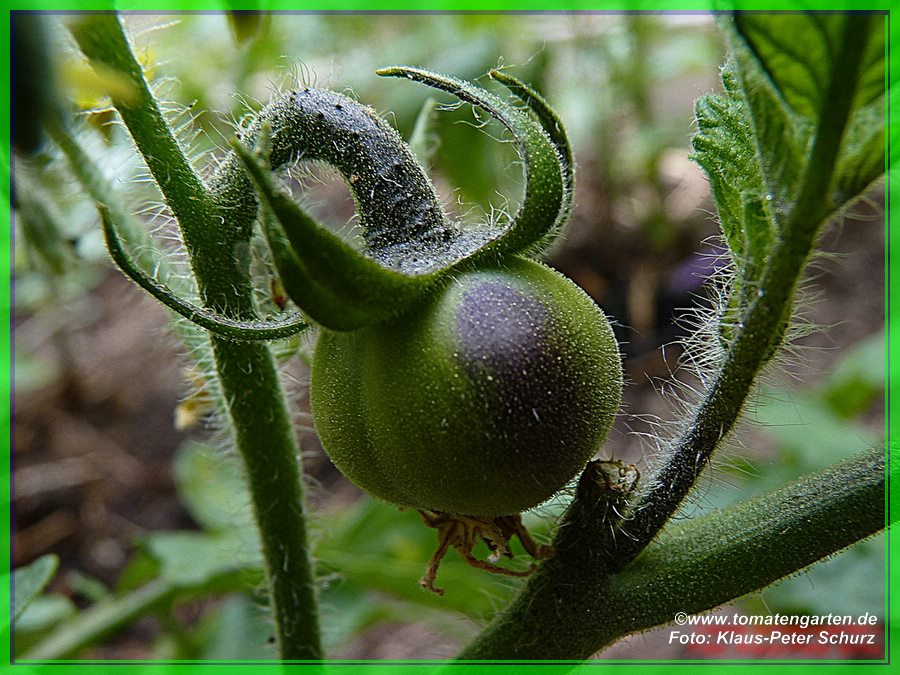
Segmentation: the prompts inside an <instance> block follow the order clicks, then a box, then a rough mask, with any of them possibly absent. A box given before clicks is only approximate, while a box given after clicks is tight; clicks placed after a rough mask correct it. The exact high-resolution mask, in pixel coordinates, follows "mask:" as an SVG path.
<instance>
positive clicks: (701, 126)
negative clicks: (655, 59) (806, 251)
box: [693, 13, 884, 349]
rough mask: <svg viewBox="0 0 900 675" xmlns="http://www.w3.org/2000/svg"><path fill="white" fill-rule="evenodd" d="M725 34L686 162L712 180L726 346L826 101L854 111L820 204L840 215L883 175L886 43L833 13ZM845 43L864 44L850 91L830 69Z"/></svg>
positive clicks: (749, 24)
mask: <svg viewBox="0 0 900 675" xmlns="http://www.w3.org/2000/svg"><path fill="white" fill-rule="evenodd" d="M857 26H861V27H862V28H861V29H860V30H856V27H857ZM867 26H868V27H867ZM724 28H725V30H726V33H727V35H728V36H729V42H730V45H731V48H732V58H731V59H730V60H729V62H728V63H727V64H726V66H725V68H724V69H723V72H722V82H723V85H724V93H723V94H722V95H713V96H706V97H704V98H703V99H701V100H700V101H698V103H697V107H696V114H697V123H698V133H697V134H696V135H695V137H694V139H693V146H694V155H693V158H694V159H695V160H696V161H697V162H698V163H699V164H700V165H701V166H702V167H703V169H704V170H705V172H706V174H707V176H708V177H709V181H710V185H711V187H712V190H713V195H714V197H715V200H716V206H717V209H718V212H719V219H720V222H721V226H722V232H723V234H724V237H725V241H726V243H727V244H728V247H729V249H730V250H731V253H732V257H733V260H734V263H735V269H736V274H735V275H734V277H733V282H732V283H733V286H732V293H731V298H730V301H729V305H728V309H727V311H725V312H724V313H723V314H722V316H723V327H722V335H723V337H724V338H725V339H726V341H728V340H730V339H731V338H733V336H734V335H733V329H732V326H734V325H738V324H740V323H741V321H742V320H741V316H742V314H743V311H744V309H745V308H746V307H747V306H748V305H749V303H750V302H752V301H753V299H754V296H755V292H756V290H757V288H758V284H757V283H756V282H757V280H758V279H759V278H760V277H761V275H762V273H763V271H764V269H765V265H766V262H767V260H768V256H769V254H770V252H771V250H772V248H773V246H774V245H775V243H776V241H777V240H778V239H779V238H781V237H783V236H784V234H785V233H784V228H785V227H786V226H787V223H788V220H789V218H790V217H791V214H792V213H793V211H794V209H795V206H796V205H797V199H798V196H799V191H800V187H801V185H802V180H803V176H804V174H805V172H806V169H807V162H808V161H809V160H808V157H809V156H810V155H811V153H812V151H813V147H812V139H813V136H814V134H815V133H816V125H817V124H819V123H820V122H821V119H820V113H821V112H822V111H827V109H828V106H827V105H826V101H825V96H826V92H827V95H828V96H831V97H835V96H844V97H847V98H846V99H845V100H851V99H852V102H853V104H854V106H855V107H852V108H851V110H850V114H849V119H848V124H847V126H846V128H845V133H844V137H843V140H842V141H841V144H840V151H839V155H838V160H837V162H836V163H835V165H834V167H833V176H834V178H833V181H832V186H831V187H832V191H831V192H830V193H828V194H817V196H816V199H817V200H818V203H819V204H821V205H824V206H825V209H827V211H829V212H830V211H834V210H836V209H839V208H840V207H842V206H843V205H844V204H845V203H846V202H847V201H848V200H850V199H853V198H855V197H856V196H857V195H858V194H859V192H860V191H861V190H863V189H864V188H865V187H866V186H867V185H868V184H869V183H870V182H871V181H872V180H873V179H874V178H876V177H877V176H878V175H879V174H880V173H881V172H882V171H883V169H884V154H883V138H884V130H883V111H882V110H881V107H882V106H883V93H884V82H883V76H884V60H883V49H884V35H883V30H881V28H880V26H879V25H877V22H872V23H869V24H866V23H865V22H864V21H863V22H860V21H859V20H857V22H856V23H854V24H852V27H851V25H850V24H848V23H847V22H846V20H845V17H844V16H843V15H837V14H835V15H822V14H783V13H779V14H764V13H753V14H744V13H739V14H737V15H736V16H735V18H734V20H733V22H732V23H731V24H727V23H726V24H724ZM845 32H846V33H847V34H849V37H847V36H845ZM845 37H847V39H853V40H858V41H861V53H862V57H861V66H860V67H861V72H860V74H859V81H858V86H856V87H854V86H853V83H847V82H844V81H842V80H840V78H839V77H838V74H837V73H838V71H837V70H836V68H837V65H838V64H836V63H835V60H836V59H837V58H838V50H839V49H840V48H842V43H841V40H843V39H844V38H845ZM804 40H808V44H807V42H804ZM879 54H882V56H881V57H880V58H879V56H878V55H879ZM879 78H880V79H879ZM828 105H830V102H829V103H828ZM822 119H825V118H822ZM789 315H790V313H789V311H788V313H786V314H785V317H784V319H785V321H787V320H788V318H789ZM780 339H781V337H780V334H779V335H778V336H776V338H775V339H774V340H773V349H774V347H775V346H777V344H778V343H779V342H780Z"/></svg>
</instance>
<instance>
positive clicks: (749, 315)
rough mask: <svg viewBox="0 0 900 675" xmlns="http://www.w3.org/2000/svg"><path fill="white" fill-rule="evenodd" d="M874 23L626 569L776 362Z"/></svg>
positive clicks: (862, 26)
mask: <svg viewBox="0 0 900 675" xmlns="http://www.w3.org/2000/svg"><path fill="white" fill-rule="evenodd" d="M869 22H870V19H869V17H867V16H865V15H856V16H853V17H851V18H849V19H848V22H847V26H846V30H845V33H844V40H843V41H842V43H841V49H840V52H839V53H838V54H837V55H836V56H835V59H834V64H835V65H834V69H835V72H834V73H833V77H832V80H831V90H830V91H829V92H828V94H827V95H826V96H825V97H824V99H823V100H824V101H825V104H824V105H823V108H822V110H821V111H820V113H819V120H818V124H817V130H816V136H815V139H814V142H813V147H812V152H811V155H810V158H809V161H808V163H807V165H806V169H805V172H804V175H803V180H802V183H801V187H800V192H799V194H798V198H797V201H796V203H795V205H794V208H793V210H792V211H791V213H790V216H789V217H788V220H787V222H786V223H785V224H784V226H783V229H782V231H781V236H780V240H779V241H778V242H777V244H776V246H775V248H774V250H773V251H772V254H771V256H770V258H769V261H768V264H767V265H766V268H765V270H764V272H763V275H762V278H761V280H760V283H759V290H758V292H757V294H756V298H755V299H754V301H753V302H752V303H751V304H750V306H749V307H748V309H747V311H746V312H745V314H744V316H743V317H742V321H741V322H740V324H739V325H740V328H739V331H738V332H737V334H736V335H735V338H734V341H733V343H732V345H731V348H730V350H729V351H728V353H727V355H726V357H725V361H724V363H723V364H722V366H721V368H720V370H719V372H718V374H717V376H716V378H715V380H714V381H713V383H712V385H711V387H710V388H709V390H708V392H707V393H706V396H705V398H704V399H703V401H702V402H701V404H700V405H699V407H698V408H697V410H696V412H695V413H694V416H693V419H692V421H691V423H690V424H689V425H688V427H687V429H686V430H685V432H684V433H683V434H682V435H681V436H680V437H679V438H678V439H676V441H675V443H674V446H673V448H672V450H671V451H670V453H669V454H668V456H667V458H666V460H665V464H663V466H661V467H660V468H659V469H658V470H657V472H656V473H655V475H654V476H652V477H651V478H650V480H648V481H647V483H646V486H645V488H646V489H645V490H644V491H643V492H642V494H641V495H640V496H639V497H638V499H637V500H635V502H634V503H633V504H632V507H631V508H630V509H629V512H628V513H627V514H626V515H625V518H624V519H623V521H622V529H623V530H624V531H626V532H627V535H628V536H627V537H620V538H619V544H618V545H617V547H616V560H617V564H618V565H619V566H622V565H624V564H626V563H627V562H628V561H630V560H631V559H633V558H634V556H636V555H637V554H638V553H639V552H640V551H641V550H642V549H643V548H644V547H645V546H646V545H647V544H648V543H649V542H650V541H651V540H652V538H653V537H654V536H655V535H656V533H657V532H658V531H659V530H660V528H661V527H662V526H663V525H664V524H665V523H666V522H667V521H668V520H669V518H671V517H672V514H673V513H675V510H676V509H677V508H678V506H679V504H680V503H681V502H682V500H683V499H684V498H685V497H686V496H687V494H688V492H689V491H690V489H691V487H693V485H694V482H695V481H696V479H697V477H698V476H699V475H700V473H701V472H702V471H703V469H704V468H705V466H706V464H707V463H708V462H709V458H710V457H711V456H712V453H713V451H714V450H715V449H716V448H717V447H718V446H719V444H720V443H721V442H722V440H723V439H724V438H725V436H726V435H727V434H728V433H729V432H730V431H731V429H732V428H733V427H734V424H735V422H736V421H737V420H738V418H739V417H740V414H741V412H742V410H743V407H744V403H745V401H746V399H747V396H748V395H749V393H750V391H751V388H752V387H753V384H754V382H755V380H756V377H757V375H758V374H759V371H760V370H761V369H762V368H763V366H765V364H766V361H767V360H768V359H769V357H770V356H771V350H770V349H769V345H770V344H772V340H773V337H774V336H776V335H779V334H780V333H781V332H782V331H783V330H784V320H783V319H784V316H785V314H786V313H787V312H788V311H789V308H790V307H791V305H792V303H793V297H794V293H795V291H796V288H797V285H798V283H799V280H800V277H801V275H802V273H803V270H804V269H805V266H806V262H807V260H808V259H809V256H810V254H811V252H812V249H813V247H814V245H815V242H816V238H817V236H818V234H819V232H820V230H821V228H822V227H823V226H824V225H825V223H826V222H827V218H828V216H829V211H830V208H831V205H830V204H829V203H828V202H827V200H825V199H823V195H827V194H829V187H830V185H831V180H832V177H833V175H834V168H835V162H836V159H837V156H838V151H839V150H840V147H841V140H842V137H843V132H844V129H845V127H846V125H847V120H848V117H849V113H850V109H851V104H852V101H853V96H852V92H853V91H855V86H856V85H855V83H856V80H857V77H858V74H859V67H860V62H861V58H862V54H863V49H864V47H865V44H866V39H867V35H868V29H869ZM848 92H849V93H848Z"/></svg>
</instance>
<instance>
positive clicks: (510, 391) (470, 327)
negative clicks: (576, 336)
mask: <svg viewBox="0 0 900 675" xmlns="http://www.w3.org/2000/svg"><path fill="white" fill-rule="evenodd" d="M456 327H457V336H458V340H459V350H458V358H459V362H460V365H461V366H462V369H463V371H464V372H465V374H466V376H467V377H468V379H469V383H470V386H471V391H472V394H473V395H474V396H475V397H476V398H477V399H478V400H479V401H480V402H481V406H483V407H482V408H481V409H483V410H485V411H490V415H491V417H492V420H491V427H490V428H489V429H486V430H485V431H486V434H485V435H486V438H489V439H490V442H489V443H486V447H485V448H484V452H486V453H489V454H496V456H497V458H498V460H500V461H506V462H509V461H514V462H515V463H517V464H519V465H520V468H525V469H527V470H526V471H524V472H522V475H524V476H530V477H531V479H532V480H534V482H535V483H540V482H541V481H542V480H544V479H545V476H543V474H544V473H545V472H546V471H547V470H548V467H552V466H553V465H554V462H553V461H552V458H553V456H554V455H555V454H556V453H557V452H559V451H562V450H563V448H564V447H565V443H566V439H567V438H573V430H574V429H576V428H579V427H580V428H583V427H584V426H585V425H586V424H587V423H588V421H589V417H590V416H591V415H592V414H593V412H594V411H592V410H590V409H588V408H587V407H585V405H583V402H584V401H585V400H588V401H590V400H592V399H591V397H590V396H587V397H585V395H584V394H585V391H584V389H585V387H586V386H587V383H586V382H585V381H584V376H583V374H582V373H581V372H580V370H581V369H580V368H579V363H578V361H579V359H576V358H574V356H575V352H576V351H577V348H576V346H575V345H572V344H567V342H566V339H565V338H566V336H565V335H564V334H563V335H561V334H560V330H559V327H558V326H557V325H555V321H554V318H553V313H552V312H551V311H548V309H547V307H546V306H545V305H544V303H543V302H542V301H541V300H539V299H537V298H534V297H530V296H529V295H527V294H526V293H524V292H523V291H522V290H520V289H518V288H514V287H512V286H509V285H507V284H503V283H497V282H485V283H481V284H477V285H475V286H473V287H471V288H468V289H467V290H466V291H465V293H464V294H463V298H462V302H461V303H460V306H459V309H458V311H457V314H456ZM574 436H575V437H577V436H578V434H577V433H576V434H574Z"/></svg>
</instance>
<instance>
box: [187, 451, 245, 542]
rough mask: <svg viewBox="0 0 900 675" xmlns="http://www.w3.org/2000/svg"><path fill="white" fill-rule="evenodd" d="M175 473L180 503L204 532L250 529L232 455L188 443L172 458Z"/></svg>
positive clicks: (238, 474)
mask: <svg viewBox="0 0 900 675" xmlns="http://www.w3.org/2000/svg"><path fill="white" fill-rule="evenodd" d="M174 472H175V481H176V483H177V485H178V492H179V495H180V496H181V501H182V502H183V503H184V505H185V506H186V507H187V508H188V511H190V513H191V516H192V517H193V518H194V520H196V521H197V522H198V523H199V524H201V525H202V526H203V527H204V528H205V529H207V530H209V531H211V532H229V531H234V530H243V529H248V528H252V527H253V517H252V514H251V513H250V496H249V494H248V493H247V487H246V484H245V482H244V479H243V476H242V474H241V467H240V466H239V465H238V462H237V458H236V457H235V456H234V455H227V454H226V453H224V452H221V451H218V452H217V451H216V450H214V449H213V448H210V447H209V446H207V445H203V444H201V443H197V442H194V441H188V442H187V443H185V444H184V445H182V446H181V447H180V448H179V449H178V451H177V452H176V454H175V463H174Z"/></svg>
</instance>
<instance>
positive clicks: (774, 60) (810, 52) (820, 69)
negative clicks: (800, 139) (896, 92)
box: [734, 12, 885, 119]
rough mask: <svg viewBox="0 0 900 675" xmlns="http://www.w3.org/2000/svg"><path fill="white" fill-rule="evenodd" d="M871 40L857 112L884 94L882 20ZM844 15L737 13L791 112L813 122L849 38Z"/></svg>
mask: <svg viewBox="0 0 900 675" xmlns="http://www.w3.org/2000/svg"><path fill="white" fill-rule="evenodd" d="M877 19H878V20H880V21H881V22H882V25H881V26H879V27H878V29H876V30H874V31H872V36H871V37H868V39H867V45H866V51H865V53H864V55H863V63H862V72H861V73H860V79H859V86H858V87H857V89H856V91H855V92H851V94H852V95H854V97H855V101H854V107H861V106H866V105H869V104H870V103H873V102H874V101H876V100H877V99H878V98H880V97H881V96H882V95H883V94H884V47H885V37H884V25H883V21H884V19H883V18H882V17H877ZM847 22H848V17H847V14H846V13H837V12H835V13H829V14H826V13H819V12H803V13H800V12H798V13H786V12H778V13H762V12H740V13H737V14H735V17H734V25H735V28H736V30H737V33H738V34H739V35H740V36H741V37H742V38H743V40H744V42H745V43H746V45H747V47H748V48H749V49H750V51H751V52H752V53H753V55H754V56H755V57H756V59H757V60H758V61H759V63H760V66H761V67H762V69H763V70H764V71H765V73H766V75H767V76H768V78H769V79H770V80H771V82H772V84H773V85H774V86H775V89H776V90H777V91H778V92H779V94H780V95H781V97H782V98H783V99H784V101H785V102H787V104H788V105H789V106H790V107H791V109H792V110H793V111H794V112H795V113H796V114H798V115H800V116H801V117H805V118H810V119H814V118H815V117H816V116H817V115H818V114H819V112H820V111H821V110H822V109H823V107H824V105H825V104H826V103H827V101H826V96H827V94H828V87H829V85H830V83H831V71H832V67H833V60H834V58H835V57H836V54H837V52H838V44H839V43H840V42H841V40H843V39H845V30H846V26H847Z"/></svg>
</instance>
